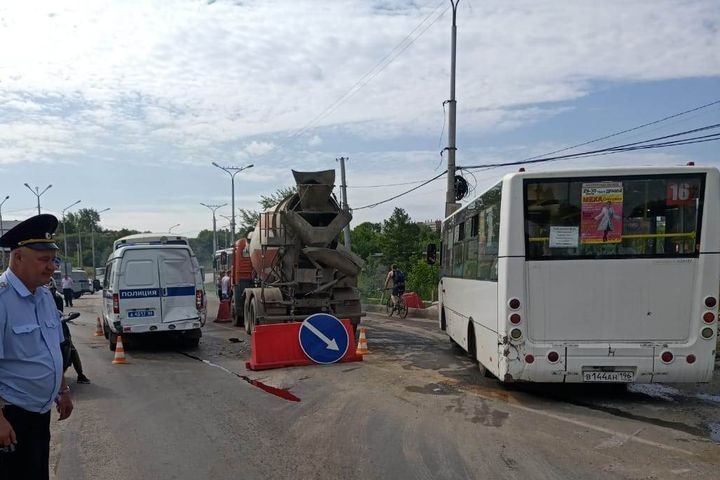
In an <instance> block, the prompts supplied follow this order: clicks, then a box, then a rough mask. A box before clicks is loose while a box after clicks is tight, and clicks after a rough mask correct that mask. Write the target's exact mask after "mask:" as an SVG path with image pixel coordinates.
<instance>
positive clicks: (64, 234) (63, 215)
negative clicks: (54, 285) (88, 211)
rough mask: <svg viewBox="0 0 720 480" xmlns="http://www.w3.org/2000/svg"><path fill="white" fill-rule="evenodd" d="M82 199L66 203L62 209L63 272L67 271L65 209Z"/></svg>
mask: <svg viewBox="0 0 720 480" xmlns="http://www.w3.org/2000/svg"><path fill="white" fill-rule="evenodd" d="M81 201H82V200H78V201H77V202H75V203H72V204H70V205H68V206H67V207H65V208H63V209H62V224H63V261H64V262H65V274H67V273H68V271H67V258H68V256H67V231H66V230H65V210H67V209H69V208H70V207H74V206H75V205H77V204H78V203H80V202H81Z"/></svg>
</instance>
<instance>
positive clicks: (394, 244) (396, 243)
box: [380, 207, 420, 269]
mask: <svg viewBox="0 0 720 480" xmlns="http://www.w3.org/2000/svg"><path fill="white" fill-rule="evenodd" d="M382 234H383V235H382V239H381V242H380V245H381V247H382V252H383V254H384V256H385V259H386V260H387V261H388V263H397V264H399V265H401V266H402V268H406V269H407V266H409V265H410V260H411V257H412V256H413V254H417V248H418V243H417V239H418V238H419V237H420V226H419V225H418V224H416V223H413V222H412V221H411V220H410V216H409V215H408V214H407V212H406V211H405V210H403V209H402V208H397V207H396V208H395V210H393V213H392V215H390V218H388V219H387V220H385V221H384V222H383V228H382Z"/></svg>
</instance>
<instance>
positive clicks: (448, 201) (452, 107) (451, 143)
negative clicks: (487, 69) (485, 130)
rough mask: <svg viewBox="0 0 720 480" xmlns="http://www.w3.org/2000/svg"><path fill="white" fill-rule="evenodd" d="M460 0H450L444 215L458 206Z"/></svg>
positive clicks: (449, 213) (450, 212) (448, 214)
mask: <svg viewBox="0 0 720 480" xmlns="http://www.w3.org/2000/svg"><path fill="white" fill-rule="evenodd" d="M458 3H460V0H450V5H452V12H453V13H452V32H451V37H450V100H448V101H447V103H448V104H449V108H448V117H449V120H448V146H447V147H446V148H445V150H447V151H448V167H447V193H446V195H445V216H446V217H447V216H450V215H451V214H452V213H453V212H454V211H455V210H457V209H458V208H459V207H460V204H459V203H457V202H455V151H456V150H457V148H456V146H455V120H456V116H457V102H456V101H455V47H456V43H457V24H456V23H455V17H456V15H457V6H458Z"/></svg>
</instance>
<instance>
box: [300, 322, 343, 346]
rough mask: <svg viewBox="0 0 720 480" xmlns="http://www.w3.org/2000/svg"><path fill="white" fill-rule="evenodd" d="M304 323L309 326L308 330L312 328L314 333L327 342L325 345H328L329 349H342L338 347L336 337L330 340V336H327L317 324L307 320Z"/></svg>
mask: <svg viewBox="0 0 720 480" xmlns="http://www.w3.org/2000/svg"><path fill="white" fill-rule="evenodd" d="M304 325H305V327H307V329H308V330H310V331H311V332H312V333H314V334H315V335H316V336H317V337H318V338H319V339H320V340H322V341H323V342H325V345H327V347H326V348H327V349H328V350H340V348H339V347H338V344H337V342H336V341H335V339H334V338H333V339H332V340H330V339H329V338H328V337H326V336H325V334H324V333H322V332H321V331H320V330H318V329H317V328H316V327H315V325H313V324H312V323H310V322H305V323H304Z"/></svg>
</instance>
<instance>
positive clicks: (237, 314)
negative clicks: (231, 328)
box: [232, 297, 245, 327]
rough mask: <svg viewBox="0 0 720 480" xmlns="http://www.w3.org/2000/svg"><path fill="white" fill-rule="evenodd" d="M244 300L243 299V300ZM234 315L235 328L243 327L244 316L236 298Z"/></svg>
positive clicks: (233, 303)
mask: <svg viewBox="0 0 720 480" xmlns="http://www.w3.org/2000/svg"><path fill="white" fill-rule="evenodd" d="M241 300H242V299H241ZM240 304H241V305H243V302H240ZM232 315H233V318H234V319H235V326H236V327H242V326H243V324H244V323H245V322H244V319H243V316H242V307H241V308H238V305H237V302H236V301H235V297H233V299H232Z"/></svg>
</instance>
